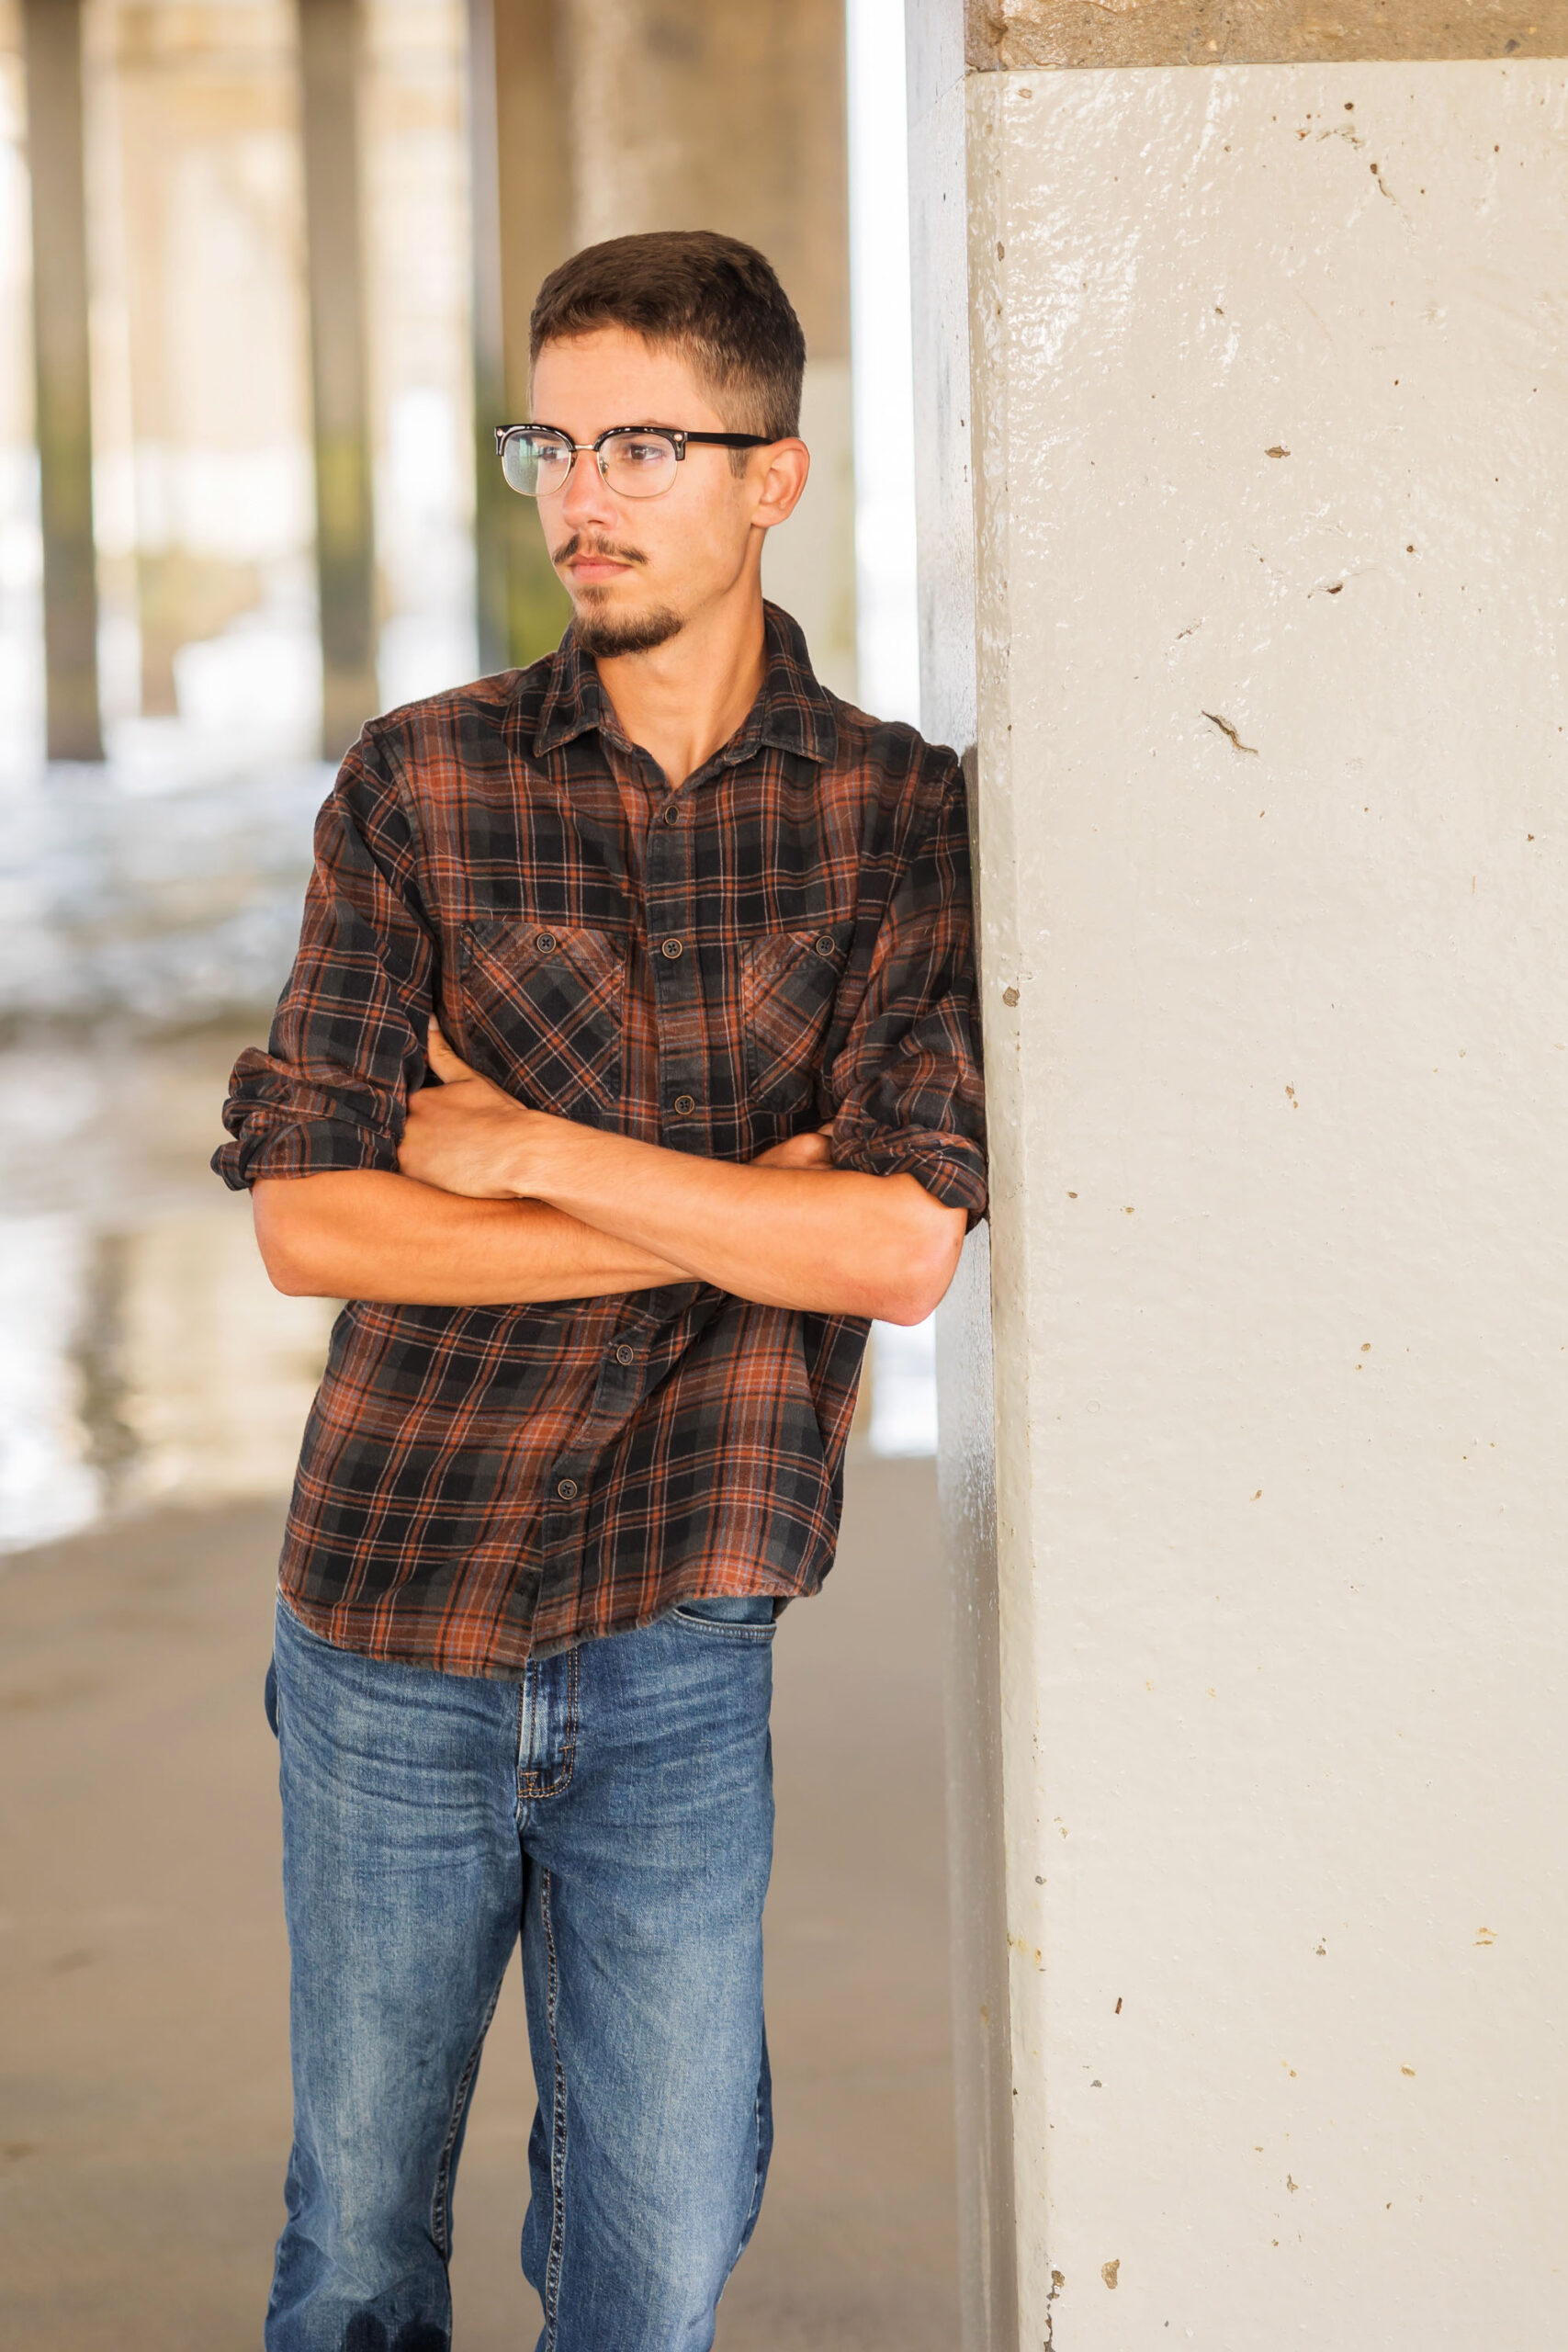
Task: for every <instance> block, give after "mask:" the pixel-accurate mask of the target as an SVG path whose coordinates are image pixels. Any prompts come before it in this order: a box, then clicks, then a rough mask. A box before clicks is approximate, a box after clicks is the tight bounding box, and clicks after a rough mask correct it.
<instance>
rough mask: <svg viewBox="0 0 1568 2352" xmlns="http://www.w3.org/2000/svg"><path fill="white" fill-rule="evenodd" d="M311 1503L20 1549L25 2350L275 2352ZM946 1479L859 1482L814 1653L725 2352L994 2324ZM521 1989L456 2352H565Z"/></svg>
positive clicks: (12, 1639) (905, 1473)
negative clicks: (959, 2065)
mask: <svg viewBox="0 0 1568 2352" xmlns="http://www.w3.org/2000/svg"><path fill="white" fill-rule="evenodd" d="M279 1516H280V1514H279V1509H278V1507H277V1506H276V1505H275V1504H273V1503H260V1502H252V1501H242V1502H234V1501H231V1502H229V1503H226V1504H225V1505H223V1506H221V1507H220V1508H213V1509H210V1510H161V1511H157V1512H153V1513H150V1514H148V1515H146V1516H144V1517H141V1518H138V1519H132V1520H129V1521H122V1522H121V1523H119V1524H118V1525H117V1526H113V1527H111V1528H109V1529H107V1531H106V1530H99V1531H97V1532H94V1533H92V1534H85V1535H80V1536H77V1537H73V1538H72V1539H71V1540H70V1541H68V1542H64V1543H61V1544H55V1545H53V1546H51V1548H49V1549H48V1550H43V1551H36V1552H32V1553H28V1554H25V1555H20V1556H18V1557H15V1558H13V1559H12V1560H11V1561H9V1562H8V1563H0V1773H3V1776H4V1778H3V1785H4V1787H5V1788H6V1792H7V1803H6V1822H5V1828H4V1851H3V1855H0V1885H3V1887H4V1890H5V1904H6V1908H5V1909H4V1911H3V1912H0V2018H3V2020H4V2022H3V2025H0V2278H3V2280H4V2282H5V2283H4V2285H3V2286H0V2335H4V2338H5V2340H6V2342H7V2343H11V2344H15V2345H17V2346H18V2347H22V2346H25V2347H27V2352H186V2347H190V2348H191V2352H255V2347H256V2346H259V2343H260V2339H261V2320H260V2315H261V2311H262V2308H263V2304H264V2302H265V2291H266V2280H267V2273H268V2266H269V2256H270V2249H271V2244H272V2240H273V2238H274V2236H275V2235H276V2230H277V2227H278V2222H279V2219H280V2211H279V2207H280V2189H281V2180H282V2171H283V2164H284V2159H285V2155H286V2152H287V2142H288V2081H287V1982H286V1969H285V1953H284V1947H283V1936H282V1926H281V1919H280V1906H279V1902H278V1896H277V1889H276V1882H277V1829H276V1792H275V1765H274V1759H273V1751H272V1742H271V1739H270V1736H269V1735H268V1733H267V1730H266V1727H265V1721H264V1718H263V1713H262V1705H261V1686H262V1678H263V1673H264V1670H265V1659H266V1651H267V1646H268V1642H269V1638H270V1636H269V1624H270V1616H271V1606H272V1600H271V1589H272V1570H273V1564H274V1561H275V1559H276V1544H277V1530H278V1521H279ZM940 1621H941V1608H940V1592H939V1588H938V1571H937V1561H936V1503H935V1480H934V1475H933V1470H932V1465H931V1464H930V1463H929V1462H926V1461H905V1462H891V1461H875V1460H863V1461H861V1462H860V1463H858V1464H856V1465H855V1467H854V1469H853V1471H852V1476H851V1482H850V1496H849V1505H848V1510H847V1512H846V1523H845V1532H844V1541H843V1544H842V1547H841V1550H840V1561H839V1566H838V1567H837V1569H836V1570H835V1572H834V1575H833V1577H832V1578H831V1580H830V1582H829V1588H828V1589H827V1591H826V1592H825V1593H824V1595H823V1596H822V1597H821V1598H820V1599H819V1600H814V1601H811V1602H807V1603H803V1604H799V1605H797V1606H796V1607H795V1608H793V1609H791V1610H790V1611H788V1612H787V1614H786V1616H785V1618H784V1623H783V1625H782V1626H781V1628H780V1633H779V1639H778V1644H777V1663H778V1699H777V1705H776V1711H775V1718H774V1738H775V1759H776V1770H777V1780H778V1794H779V1827H778V1851H777V1862H776V1867H775V1871H774V1880H773V1896H772V1899H771V1903H770V1908H769V1939H770V1940H769V1987H770V2039H771V2041H772V2044H773V2060H774V2071H775V2078H776V2098H777V2109H778V2131H779V2138H778V2148H777V2153H776V2155H775V2158H774V2164H773V2179H772V2183H771V2186H770V2189H769V2194H768V2199H767V2201H766V2203H765V2205H764V2207H763V2211H762V2217H761V2222H760V2224H759V2227H758V2231H757V2235H756V2238H755V2240H754V2241H753V2245H752V2247H751V2249H750V2253H749V2255H748V2256H747V2258H746V2260H745V2262H744V2263H743V2264H742V2266H741V2267H740V2269H739V2271H738V2272H737V2274H736V2277H735V2278H734V2280H733V2282H732V2284H731V2287H730V2289H729V2290H728V2294H727V2296H726V2298H725V2301H724V2305H723V2310H722V2313H721V2324H720V2329H719V2337H718V2341H719V2345H720V2346H721V2347H722V2352H938V2347H942V2352H948V2348H949V2347H951V2346H952V2345H953V2344H954V2343H955V2342H956V2340H957V2304H956V2286H955V2265H956V2249H955V2236H954V2228H953V2154H952V2131H951V2125H950V2109H951V2073H950V2063H951V2062H950V2031H949V2018H948V1992H947V1978H946V1937H945V1926H944V1920H943V1901H944V1887H943V1859H942V1759H941V1741H940V1713H939V1691H938V1679H939V1677H938V1656H937V1651H938V1639H939V1626H940ZM532 2106H533V2094H532V2088H531V2085H530V2082H529V2077H528V2068H527V2058H526V2052H525V2043H524V2036H523V2018H522V1999H521V1990H520V1982H519V1979H518V1977H517V1974H516V1972H515V1969H514V1970H513V1976H512V1978H511V1980H510V1982H509V1985H508V1988H507V1992H506V1996H505V1997H504V1998H503V2000H502V2007H501V2009H500V2011H499V2013H498V2016H497V2018H496V2023H495V2026H494V2029H493V2030H492V2033H491V2043H490V2046H489V2048H488V2050H487V2052H486V2057H485V2064H484V2067H483V2070H482V2072H481V2075H480V2079H479V2093H478V2097H477V2098H476V2102H475V2108H474V2113H473V2118H472V2121H471V2124H470V2128H469V2133H468V2149H467V2153H466V2155H465V2158H464V2164H463V2174H462V2179H461V2182H460V2184H459V2189H458V2197H457V2258H456V2262H455V2265H454V2283H455V2293H456V2298H457V2335H456V2345H455V2352H531V2347H532V2346H533V2342H534V2332H535V2329H536V2325H537V2306H536V2304H535V2303H534V2301H533V2299H532V2297H531V2295H530V2294H529V2293H528V2292H527V2290H525V2287H524V2286H523V2283H522V2280H521V2278H520V2276H519V2274H518V2271H517V2267H516V2239H517V2233H518V2229H519V2226H520V2223H521V2219H522V2204H523V2199H524V2194H525V2188H524V2180H525V2145H526V2139H527V2129H528V2122H529V2119H530V2116H531V2113H532Z"/></svg>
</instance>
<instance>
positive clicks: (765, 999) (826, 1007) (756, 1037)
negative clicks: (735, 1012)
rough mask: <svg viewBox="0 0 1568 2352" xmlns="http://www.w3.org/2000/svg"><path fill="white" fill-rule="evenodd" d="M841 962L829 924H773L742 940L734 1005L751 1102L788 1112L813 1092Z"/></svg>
mask: <svg viewBox="0 0 1568 2352" xmlns="http://www.w3.org/2000/svg"><path fill="white" fill-rule="evenodd" d="M843 963H844V957H843V950H842V948H841V947H840V943H839V941H838V939H837V938H836V937H835V935H834V934H833V933H832V932H830V931H775V932H769V933H766V934H765V935H764V936H763V937H762V938H761V939H749V940H748V941H747V942H746V946H745V955H744V961H743V965H742V969H741V985H740V1008H741V1016H742V1019H743V1021H744V1023H745V1029H746V1086H747V1091H748V1092H749V1094H750V1097H751V1100H752V1101H753V1102H754V1103H758V1104H760V1105H765V1107H766V1108H767V1109H768V1110H770V1111H781V1112H789V1111H798V1110H801V1109H804V1108H805V1107H806V1106H807V1104H808V1103H811V1101H812V1100H813V1098H814V1096H815V1094H816V1091H817V1080H818V1074H819V1072H820V1070H821V1067H822V1046H823V1041H824V1039H825V1038H826V1036H827V1035H828V1030H829V1023H831V1021H832V1017H833V1000H834V998H835V996H836V995H837V993H838V987H839V976H840V972H841V971H842V969H843Z"/></svg>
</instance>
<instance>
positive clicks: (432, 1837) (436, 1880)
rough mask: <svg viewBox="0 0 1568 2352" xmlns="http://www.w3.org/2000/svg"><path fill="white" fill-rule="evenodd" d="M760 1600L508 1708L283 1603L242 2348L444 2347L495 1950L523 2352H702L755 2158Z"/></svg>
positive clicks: (675, 1616)
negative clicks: (528, 2065) (516, 2057)
mask: <svg viewBox="0 0 1568 2352" xmlns="http://www.w3.org/2000/svg"><path fill="white" fill-rule="evenodd" d="M772 1639H773V1603H772V1602H771V1601H770V1600H699V1601H693V1602H690V1603H686V1604H683V1605H682V1607H680V1608H678V1609H676V1610H674V1611H671V1612H670V1613H669V1614H668V1615H667V1616H664V1617H661V1618H660V1619H659V1620H658V1621H657V1622H656V1623H653V1624H651V1625H647V1626H644V1627H642V1628H640V1629H639V1630H638V1631H637V1632H636V1633H631V1634H612V1635H610V1636H609V1637H608V1638H606V1639H604V1640H599V1641H594V1642H589V1643H585V1644H583V1645H582V1646H581V1648H578V1649H571V1650H567V1651H563V1652H560V1653H558V1655H557V1656H555V1657H547V1658H544V1659H540V1660H539V1661H537V1662H536V1664H534V1665H532V1666H530V1667H529V1668H527V1669H526V1671H525V1675H524V1677H523V1679H522V1681H521V1682H515V1681H512V1682H495V1681H483V1680H478V1679H469V1678H468V1677H465V1676H459V1675H450V1674H439V1673H436V1672H435V1671H434V1669H431V1668H423V1667H410V1666H389V1665H385V1664H382V1663H380V1662H379V1661H378V1660H376V1659H373V1658H367V1657H359V1656H357V1655H355V1654H354V1653H352V1652H349V1651H346V1650H339V1649H334V1648H333V1646H332V1645H330V1644H329V1643H326V1642H323V1641H321V1639H320V1638H319V1637H318V1636H317V1635H316V1634H311V1633H310V1632H308V1631H307V1630H306V1628H305V1627H304V1626H303V1625H301V1624H300V1623H299V1621H298V1619H297V1618H295V1617H294V1616H293V1615H292V1614H291V1613H290V1611H288V1609H286V1608H284V1607H283V1606H282V1605H281V1604H280V1606H279V1609H278V1613H277V1630H276V1648H275V1651H274V1661H273V1676H272V1677H270V1678H269V1683H268V1693H269V1703H270V1705H271V1707H272V1712H273V1716H274V1728H275V1729H276V1732H277V1734H278V1741H279V1747H280V1751H281V1781H282V1790H283V1823H284V1894H285V1900H286V1904H287V1908H288V1939H289V1950H290V1953H291V1956H292V1962H293V1980H292V2004H291V2031H292V2040H293V2052H294V2103H295V2122H294V2148H293V2154H292V2157H291V2160H290V2163H289V2168H288V2222H287V2225H286V2227H285V2229H284V2233H283V2235H282V2237H281V2239H280V2240H279V2242H278V2247H277V2264H276V2275H275V2278H274V2282H273V2292H272V2301H271V2303H270V2305H269V2307H268V2311H267V2319H266V2332H265V2343H266V2346H267V2347H268V2352H446V2347H447V2346H448V2345H449V2344H450V2341H451V2330H452V2316H451V2312H452V2306H451V2296H450V2291H449V2289H448V2285H447V2259H448V2256H449V2255H450V2252H451V2246H452V2191H453V2184H454V2180H455V2177H456V2174H457V2158H458V2154H459V2153H460V2151H461V2148H462V2143H463V2125H464V2120H465V2118H466V2115H467V2112H468V2101H469V2098H470V2097H471V2095H472V2092H473V2087H474V2078H475V2075H476V2074H477V2073H478V2070H479V2052H480V2051H481V2049H482V2048H483V2045H484V2037H485V2029H486V2028H487V2026H488V2025H489V2023H490V2020H491V2014H492V2012H493V2010H494V2008H495V2004H496V1998H497V1996H498V1995H499V1993H500V1990H501V1984H502V1977H503V1976H504V1974H505V1972H506V1967H507V1963H508V1962H509V1960H510V1958H511V1954H512V1948H513V1944H514V1943H515V1942H516V1941H517V1940H518V1939H519V1937H521V1939H522V1946H523V1979H524V1987H525V1994H526V1998H527V2007H528V2033H529V2041H530V2045H531V2048H532V2051H533V2060H534V2077H535V2081H536V2084H537V2086H538V2089H539V2107H538V2111H537V2113H536V2116H535V2119H534V2126H533V2132H532V2136H531V2138H530V2141H529V2147H528V2159H529V2168H530V2174H531V2187H532V2195H531V2197H530V2199H529V2204H528V2211H527V2216H526V2219H525V2222H524V2225H523V2267H524V2270H525V2273H526V2275H527V2277H528V2278H529V2279H530V2280H531V2281H532V2283H533V2285H534V2286H535V2288H536V2290H538V2295H539V2300H540V2301H541V2302H542V2304H543V2305H544V2311H545V2326H544V2333H543V2335H541V2336H540V2338H539V2344H538V2347H537V2352H676V2348H677V2347H680V2352H704V2347H706V2346H710V2345H711V2344H712V2342H713V2336H714V2312H715V2306H716V2303H717V2301H718V2297H719V2294H720V2291H721V2290H722V2289H723V2286H724V2283H725V2280H726V2279H727V2278H728V2276H729V2273H730V2271H731V2270H732V2268H733V2267H734V2266H735V2263H736V2261H737V2260H738V2258H739V2256H740V2253H741V2251H742V2250H743V2248H744V2247H745V2245H746V2242H747V2240H748V2239H749V2238H750V2234H751V2231H752V2228H753V2225H754V2224H755V2222H756V2219H757V2211H758V2208H759V2206H760V2205H761V2199H762V2183H763V2180H764V2177H765V2176H766V2173H767V2166H768V2154H769V2150H770V2148H771V2145H772V2141H773V2122H772V2112H771V2106H770V2098H769V2084H768V2056H767V2046H766V2042H765V2040H764V2037H763V2030H762V1936H761V1920H762V1899H763V1896H764V1894H765V1893H766V1891H767V1883H768V1871H769V1865H770V1861H771V1858H772V1849H773V1770H772V1753H771V1748H770V1744H769V1736H768V1707H769V1701H770V1698H771V1695H772V1681H773V1656H772Z"/></svg>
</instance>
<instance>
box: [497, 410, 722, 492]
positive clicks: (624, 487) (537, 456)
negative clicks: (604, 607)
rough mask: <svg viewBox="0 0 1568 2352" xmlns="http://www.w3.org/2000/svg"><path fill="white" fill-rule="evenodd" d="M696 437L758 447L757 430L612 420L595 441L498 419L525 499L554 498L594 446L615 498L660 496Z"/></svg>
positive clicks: (512, 474)
mask: <svg viewBox="0 0 1568 2352" xmlns="http://www.w3.org/2000/svg"><path fill="white" fill-rule="evenodd" d="M694 441H701V442H704V443H705V444H708V445H711V447H714V448H716V449H761V448H765V447H767V435H765V434H761V433H682V432H680V431H679V430H677V428H676V427H675V426H674V425H665V424H615V425H612V426H611V428H610V430H609V432H608V433H601V434H600V435H599V437H598V439H597V440H596V441H574V440H573V439H572V437H571V435H570V433H562V432H561V431H560V430H559V429H558V427H557V426H556V425H553V424H500V425H497V427H496V433H495V449H496V455H497V457H499V458H500V459H501V470H502V473H503V474H504V475H505V476H506V479H507V481H508V482H510V484H511V486H512V488H513V490H515V491H519V492H521V493H522V495H523V496H524V497H525V498H553V497H554V496H555V494H556V492H557V491H558V490H564V489H565V488H566V486H567V483H568V482H569V481H570V479H571V469H572V468H573V466H575V465H576V463H577V458H578V453H579V451H580V450H583V449H592V452H593V455H594V458H595V459H596V460H597V463H598V467H599V473H600V478H601V479H602V481H604V483H605V484H606V486H607V487H608V488H609V489H611V490H613V491H614V492H615V495H616V497H617V498H658V497H659V496H660V494H661V493H662V492H664V491H667V490H669V489H670V488H671V485H672V483H673V482H674V480H675V469H676V467H677V466H678V465H679V464H680V463H681V461H682V458H684V456H685V454H686V451H687V449H688V448H689V447H690V446H691V444H692V443H693V442H694Z"/></svg>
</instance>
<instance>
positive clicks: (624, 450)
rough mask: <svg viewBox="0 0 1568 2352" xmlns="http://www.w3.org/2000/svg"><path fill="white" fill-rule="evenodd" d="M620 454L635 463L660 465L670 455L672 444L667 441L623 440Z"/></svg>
mask: <svg viewBox="0 0 1568 2352" xmlns="http://www.w3.org/2000/svg"><path fill="white" fill-rule="evenodd" d="M620 454H621V456H622V457H623V458H629V459H630V460H631V462H632V463H633V464H634V465H638V466H659V465H662V464H663V463H664V460H665V459H666V458H668V457H669V455H670V445H669V443H668V442H666V441H623V442H622V443H621V445H620Z"/></svg>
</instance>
